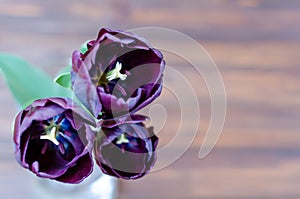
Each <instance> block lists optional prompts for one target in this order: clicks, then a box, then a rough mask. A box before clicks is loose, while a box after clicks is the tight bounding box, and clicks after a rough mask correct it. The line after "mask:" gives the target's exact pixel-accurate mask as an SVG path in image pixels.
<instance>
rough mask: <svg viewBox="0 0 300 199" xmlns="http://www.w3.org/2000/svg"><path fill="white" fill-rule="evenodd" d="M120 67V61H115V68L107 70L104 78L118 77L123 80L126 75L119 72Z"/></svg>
mask: <svg viewBox="0 0 300 199" xmlns="http://www.w3.org/2000/svg"><path fill="white" fill-rule="evenodd" d="M121 69H122V64H121V63H120V62H117V64H116V67H115V69H113V70H111V71H109V72H108V73H107V74H106V79H107V80H108V81H111V80H114V79H118V78H119V79H120V80H122V81H124V80H125V79H126V77H127V75H126V74H122V73H121V72H120V70H121Z"/></svg>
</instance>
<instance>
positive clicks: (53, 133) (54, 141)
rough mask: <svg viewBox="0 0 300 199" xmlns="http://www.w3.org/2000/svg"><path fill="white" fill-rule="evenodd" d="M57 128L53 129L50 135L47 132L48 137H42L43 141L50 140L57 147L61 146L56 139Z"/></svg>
mask: <svg viewBox="0 0 300 199" xmlns="http://www.w3.org/2000/svg"><path fill="white" fill-rule="evenodd" d="M56 128H57V127H56V126H54V127H52V129H51V130H50V133H49V132H47V134H46V135H41V137H40V139H42V140H50V141H51V142H53V143H54V144H55V145H59V142H58V141H57V139H56Z"/></svg>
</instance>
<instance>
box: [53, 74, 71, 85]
mask: <svg viewBox="0 0 300 199" xmlns="http://www.w3.org/2000/svg"><path fill="white" fill-rule="evenodd" d="M54 82H55V83H57V84H59V85H60V86H62V87H64V88H71V75H70V72H67V73H63V74H60V75H59V76H57V77H56V78H55V79H54Z"/></svg>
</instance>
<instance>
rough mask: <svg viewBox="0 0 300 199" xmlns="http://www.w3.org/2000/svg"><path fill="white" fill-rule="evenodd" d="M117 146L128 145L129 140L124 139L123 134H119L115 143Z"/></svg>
mask: <svg viewBox="0 0 300 199" xmlns="http://www.w3.org/2000/svg"><path fill="white" fill-rule="evenodd" d="M116 143H117V144H123V143H125V144H126V143H129V140H128V139H127V138H126V136H125V134H124V133H123V134H121V135H120V136H119V137H118V141H117V142H116Z"/></svg>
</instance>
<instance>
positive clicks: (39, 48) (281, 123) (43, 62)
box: [0, 0, 300, 199]
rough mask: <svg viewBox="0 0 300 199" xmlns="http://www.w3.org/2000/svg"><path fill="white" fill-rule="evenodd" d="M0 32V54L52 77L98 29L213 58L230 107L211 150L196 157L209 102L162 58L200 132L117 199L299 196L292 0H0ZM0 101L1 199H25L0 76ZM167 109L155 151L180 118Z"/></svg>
mask: <svg viewBox="0 0 300 199" xmlns="http://www.w3.org/2000/svg"><path fill="white" fill-rule="evenodd" d="M0 25H1V26H0V52H9V53H14V54H17V55H20V56H22V57H24V58H25V59H26V60H28V61H29V62H30V63H32V64H33V65H35V66H39V67H40V68H42V69H43V70H45V71H47V72H48V73H49V74H51V75H52V76H54V75H55V73H56V72H57V71H58V70H59V68H60V67H61V66H64V65H65V64H66V63H67V61H68V58H69V56H70V55H71V52H72V51H73V50H74V49H77V48H78V47H79V46H80V45H81V43H83V42H84V41H85V40H87V39H91V38H95V36H96V33H97V31H98V29H99V28H100V27H110V28H113V29H115V28H116V29H124V30H127V29H131V28H136V27H144V26H158V27H165V28H171V29H175V30H178V31H181V32H182V33H184V34H186V35H189V36H190V37H192V38H194V39H195V40H197V41H198V42H199V43H200V44H201V45H203V47H204V48H205V49H206V50H207V51H208V53H209V54H210V55H211V57H212V58H213V60H214V61H215V63H216V64H217V66H218V68H219V70H220V72H221V74H222V77H223V79H224V82H225V86H226V92H227V100H228V106H227V118H226V123H225V126H224V129H223V132H222V135H221V137H220V139H219V141H218V143H217V145H216V147H215V148H214V150H213V151H212V153H210V154H209V156H208V157H206V158H205V159H202V160H200V159H198V152H199V148H200V146H201V143H202V141H203V137H204V135H205V132H206V130H207V127H208V123H209V120H210V98H209V94H208V92H207V89H206V87H205V83H204V82H203V80H202V79H201V78H200V77H195V76H193V74H194V73H193V71H192V70H191V69H190V67H188V66H187V65H188V64H187V63H185V62H182V60H180V59H178V58H176V57H174V56H171V55H170V56H167V57H168V60H167V63H168V65H170V66H172V67H174V68H176V69H178V70H179V71H180V72H181V73H182V74H184V75H185V76H186V77H188V78H189V81H190V82H191V84H192V86H193V88H194V89H195V90H196V94H197V97H198V100H199V104H200V108H201V120H200V128H199V130H198V134H197V136H196V138H195V140H194V142H193V144H192V146H191V147H190V148H189V149H188V150H187V152H186V153H185V154H184V155H183V156H182V157H181V158H179V159H178V160H177V161H175V162H174V163H172V164H171V165H170V166H168V167H166V168H164V169H161V170H158V171H155V172H153V173H151V174H150V175H148V176H146V177H144V178H142V179H140V180H136V181H129V182H127V181H121V182H120V194H119V199H138V198H143V199H148V198H149V199H150V198H151V199H152V198H173V199H179V198H188V199H202V198H203V199H266V198H268V199H282V198H288V199H298V198H299V197H300V189H299V186H300V131H299V130H300V90H299V89H300V86H299V85H300V79H299V76H300V67H299V63H300V1H298V0H261V1H259V0H211V1H199V0H185V1H180V0H172V1H169V0H152V1H140V0H131V1H125V0H123V1H122V0H85V1H78V0H72V1H71V0H70V1H59V0H52V1H50V0H49V1H38V0H0ZM172 42H174V45H178V44H176V41H172ZM191 53H193V52H191ZM166 75H168V74H166ZM176 84H178V86H179V84H180V82H178V81H174V85H175V87H176ZM0 96H1V97H0V126H1V128H0V197H1V198H2V199H7V198H16V199H19V198H22V199H25V198H31V197H30V193H31V192H32V190H34V189H35V187H33V186H31V182H32V181H33V180H35V178H34V177H33V176H32V175H31V174H30V173H29V172H27V171H25V170H24V169H22V168H21V167H19V166H18V165H17V163H16V162H15V160H14V157H13V146H12V141H11V123H12V121H13V117H14V115H15V114H16V112H17V111H18V109H17V106H16V104H15V103H14V101H13V98H12V96H11V94H10V92H9V90H8V88H7V87H6V85H5V82H4V79H3V78H2V77H1V78H0ZM173 97H174V96H173ZM172 99H173V98H172ZM169 101H170V95H169V94H168V92H166V91H165V92H164V93H163V95H162V96H161V97H160V99H159V100H158V101H157V103H160V104H161V105H166V106H169V107H168V109H166V110H169V111H167V113H169V115H167V116H168V120H167V123H166V126H165V128H163V130H162V131H160V132H158V133H159V136H160V145H159V147H163V146H164V145H166V144H167V143H170V142H171V141H172V138H174V136H175V133H174V132H175V131H176V128H175V127H176V125H177V124H178V121H179V120H180V118H179V113H180V109H178V106H177V105H176V103H169ZM170 106H171V107H170ZM172 106H173V107H172ZM183 120H185V122H187V123H188V121H186V120H190V118H183ZM185 129H188V128H185ZM185 133H190V132H185ZM175 147H176V146H175ZM178 147H180V146H178Z"/></svg>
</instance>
